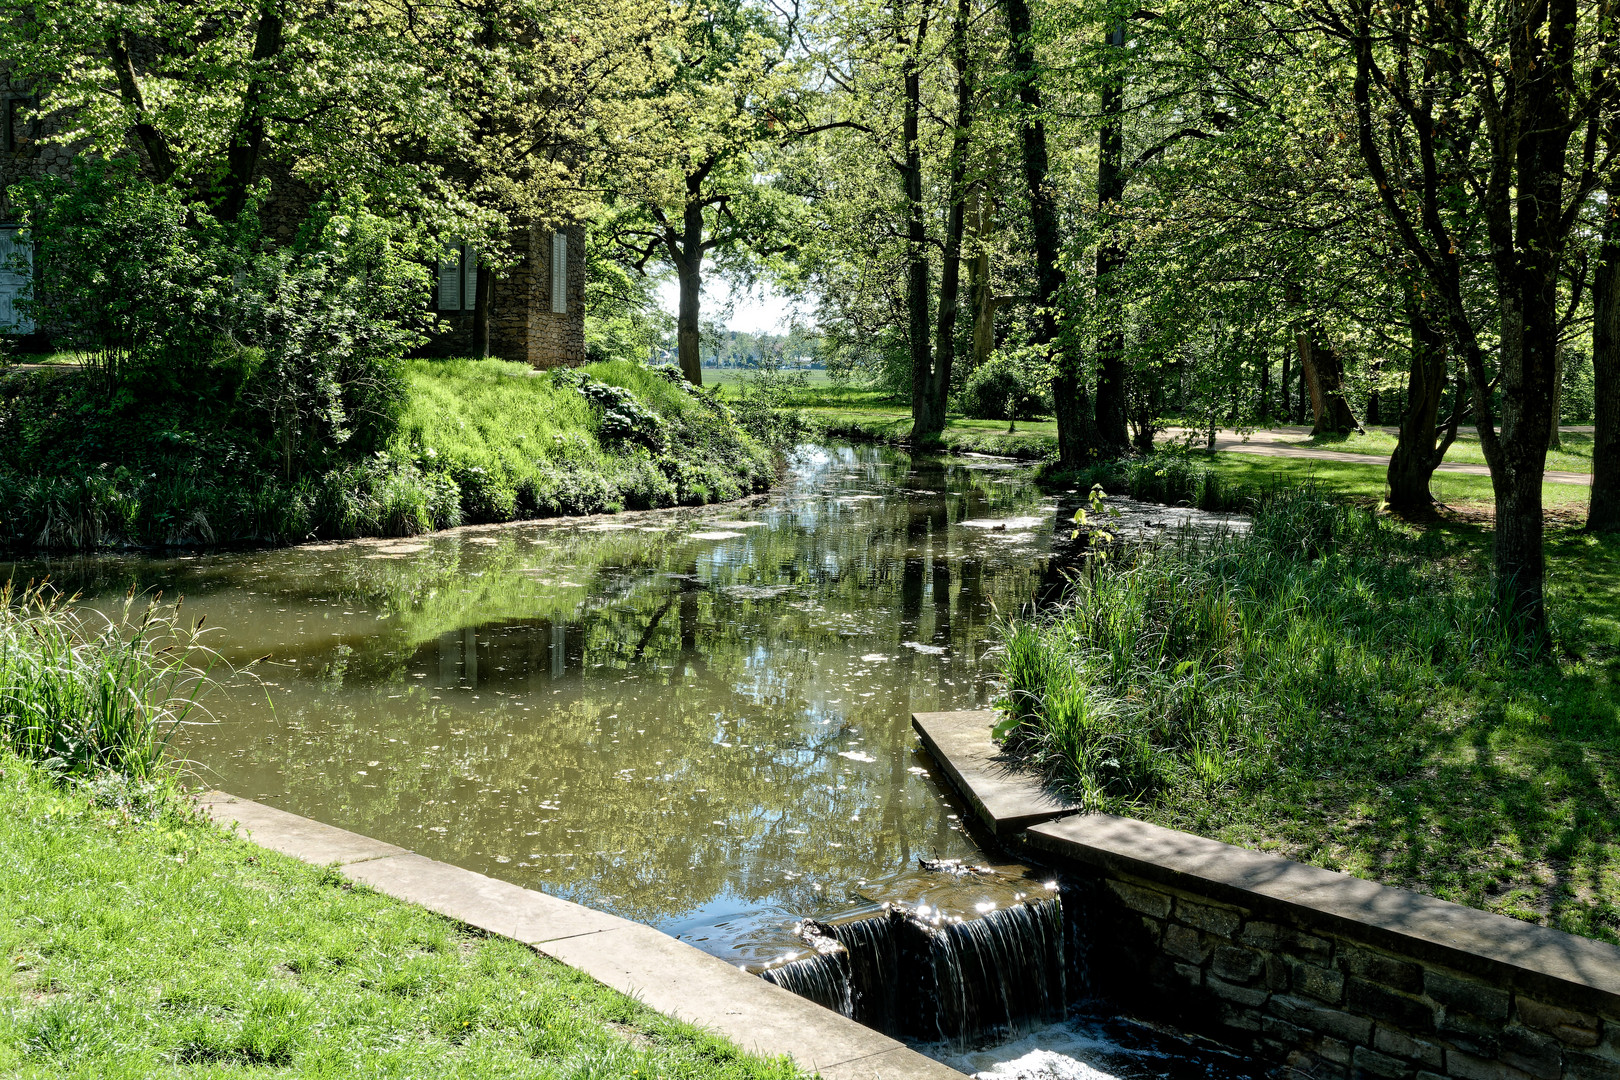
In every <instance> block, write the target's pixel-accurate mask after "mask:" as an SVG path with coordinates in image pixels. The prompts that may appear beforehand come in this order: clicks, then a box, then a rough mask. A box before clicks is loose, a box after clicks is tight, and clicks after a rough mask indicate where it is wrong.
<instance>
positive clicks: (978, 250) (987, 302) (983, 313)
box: [968, 161, 999, 370]
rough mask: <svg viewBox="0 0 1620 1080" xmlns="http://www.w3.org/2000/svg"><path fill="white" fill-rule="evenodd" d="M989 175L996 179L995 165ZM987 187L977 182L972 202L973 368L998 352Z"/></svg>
mask: <svg viewBox="0 0 1620 1080" xmlns="http://www.w3.org/2000/svg"><path fill="white" fill-rule="evenodd" d="M987 172H988V173H989V174H990V175H992V176H993V175H995V172H996V165H995V163H994V162H993V161H992V163H991V165H990V167H989V169H988V170H987ZM984 189H985V185H984V183H983V182H976V183H974V185H973V190H972V194H971V195H970V196H969V199H970V201H971V203H972V207H971V209H970V210H969V211H968V231H969V233H970V235H971V236H972V237H973V256H972V258H970V259H969V260H968V282H969V285H968V291H969V293H970V294H971V301H972V304H973V368H972V370H977V369H978V367H979V365H980V364H983V363H984V362H985V361H986V360H988V359H990V354H991V353H992V352H994V351H995V348H996V308H997V307H998V306H999V305H998V304H997V303H996V294H995V289H996V284H995V280H994V279H993V278H992V277H991V275H990V205H989V204H990V200H989V199H987V198H986V197H985V190H984Z"/></svg>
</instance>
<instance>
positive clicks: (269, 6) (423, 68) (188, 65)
mask: <svg viewBox="0 0 1620 1080" xmlns="http://www.w3.org/2000/svg"><path fill="white" fill-rule="evenodd" d="M419 17H420V18H421V19H423V20H426V21H428V22H436V21H442V20H451V21H454V20H456V19H457V18H458V16H457V15H456V14H455V13H454V12H453V11H441V10H439V9H435V10H434V11H432V12H428V11H423V12H421V13H419ZM405 24H406V20H405V18H404V16H403V14H402V13H395V12H391V11H388V10H385V9H379V8H378V7H376V6H375V5H371V4H367V3H364V2H360V0H334V2H332V3H314V2H311V0H262V2H260V3H257V4H251V5H248V6H246V7H243V6H242V5H236V4H225V3H219V2H217V0H203V2H201V3H185V4H182V3H177V2H175V0H132V2H130V3H119V4H112V5H106V4H95V3H88V2H84V0H68V2H66V3H56V2H51V3H44V2H35V3H14V4H12V5H11V6H9V7H8V8H7V15H6V18H5V19H4V20H0V55H4V56H5V57H6V58H7V61H8V63H9V65H10V72H11V78H12V79H13V80H15V81H24V82H32V83H34V84H35V85H37V86H38V87H39V89H40V92H41V96H42V99H43V100H42V103H41V104H42V108H44V109H47V110H49V111H52V112H55V113H57V114H58V115H61V116H64V117H68V118H70V123H69V124H68V125H67V128H66V130H67V131H68V132H69V133H70V134H69V137H70V138H73V139H74V140H75V141H77V142H79V143H80V145H81V146H82V148H83V149H84V150H85V152H86V153H88V154H90V155H92V156H97V157H102V158H119V157H125V156H128V154H129V151H130V148H131V147H134V148H137V149H138V152H139V158H140V162H141V170H142V172H143V173H144V175H145V176H146V177H147V178H148V179H150V180H152V181H154V182H156V183H158V184H162V185H166V186H170V187H173V188H175V189H177V190H179V191H181V192H183V193H184V195H185V197H186V198H187V199H188V200H189V201H194V202H195V203H197V204H198V205H200V206H201V207H203V208H204V209H205V210H206V211H207V212H208V214H209V215H210V216H211V217H213V218H215V219H217V220H220V221H224V222H232V221H235V220H236V218H237V217H238V216H239V215H240V214H241V213H242V211H243V209H244V208H246V207H247V206H248V204H249V201H250V194H251V192H252V190H253V188H254V185H255V184H258V183H259V182H261V181H262V179H263V178H264V175H265V168H266V165H267V164H268V163H271V162H274V163H276V164H278V165H280V166H282V167H283V168H284V169H285V170H286V171H287V173H288V174H289V175H290V176H291V177H292V178H293V179H296V180H297V181H301V182H303V183H305V184H307V185H309V186H311V187H314V188H316V189H320V190H328V191H331V190H363V191H367V192H369V193H371V194H372V195H374V196H381V195H383V194H384V193H386V195H387V196H388V197H389V199H390V200H392V201H394V202H396V204H398V203H403V205H405V206H416V207H430V206H432V205H435V204H440V205H442V204H443V203H445V202H451V203H453V202H454V201H455V200H454V199H453V198H452V197H448V196H447V193H446V191H445V188H444V186H443V185H442V184H441V183H440V179H439V177H438V175H437V173H436V171H435V170H434V169H432V168H431V167H428V166H427V164H426V162H427V161H428V160H429V159H431V158H432V157H434V156H438V155H443V154H447V153H448V152H449V150H450V148H451V147H452V146H453V145H455V144H456V142H457V141H458V139H459V138H460V135H459V132H460V131H461V125H460V124H459V123H458V122H457V119H456V117H455V116H454V114H453V112H452V109H451V107H450V102H449V98H448V95H447V94H446V93H445V92H444V89H443V87H442V85H441V83H440V81H439V80H438V79H437V78H436V77H435V74H434V72H433V71H432V70H431V60H432V58H424V57H423V56H422V54H421V52H420V50H419V49H418V48H417V47H416V45H415V43H414V42H412V41H411V40H410V39H409V37H408V36H407V35H405V33H404V32H403V31H404V30H405ZM402 147H406V148H409V151H410V153H409V154H402V153H401V148H402Z"/></svg>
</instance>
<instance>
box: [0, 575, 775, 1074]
mask: <svg viewBox="0 0 1620 1080" xmlns="http://www.w3.org/2000/svg"><path fill="white" fill-rule="evenodd" d="M0 599H3V600H4V601H5V602H3V603H0V736H3V743H4V745H0V880H3V881H4V885H3V886H0V950H4V952H3V955H4V956H5V957H6V958H7V964H8V970H9V972H10V979H11V985H12V993H11V995H10V996H9V997H8V998H7V999H6V1000H5V1001H4V1002H0V1074H3V1075H5V1076H15V1077H62V1076H70V1077H85V1078H89V1077H96V1078H101V1077H132V1078H133V1077H158V1076H174V1077H182V1076H202V1075H217V1074H219V1073H221V1072H227V1071H230V1072H234V1071H236V1070H246V1069H274V1070H276V1075H278V1076H383V1077H387V1076H399V1077H406V1076H411V1077H420V1076H428V1075H433V1076H446V1077H454V1076H469V1077H472V1076H477V1077H490V1076H501V1077H506V1076H512V1077H546V1078H559V1077H568V1078H579V1080H587V1078H593V1080H594V1078H609V1077H613V1078H619V1077H623V1078H627V1080H628V1078H633V1077H634V1078H640V1077H669V1078H677V1077H679V1078H691V1080H707V1078H710V1077H719V1078H728V1080H752V1078H780V1080H787V1078H789V1077H795V1076H797V1075H798V1074H797V1072H796V1071H795V1070H794V1069H793V1068H792V1067H791V1066H790V1065H788V1064H787V1063H785V1062H779V1061H778V1062H768V1061H763V1060H761V1059H758V1058H754V1057H750V1056H747V1055H744V1054H741V1053H740V1052H738V1051H737V1050H736V1048H735V1047H733V1046H731V1045H730V1044H728V1043H726V1042H724V1041H722V1040H719V1039H716V1038H713V1037H711V1036H709V1035H706V1034H704V1033H702V1032H700V1031H698V1030H696V1029H694V1028H692V1027H691V1026H689V1025H685V1024H681V1023H678V1022H676V1021H673V1020H670V1019H668V1018H666V1017H663V1016H660V1015H657V1014H655V1013H653V1012H651V1011H649V1010H647V1009H645V1008H643V1007H641V1006H639V1005H637V1004H636V1003H635V1002H633V1001H631V1000H630V999H628V998H626V997H624V996H623V995H621V994H618V993H616V992H614V991H611V990H609V989H607V988H605V987H603V986H601V985H600V984H598V983H595V982H593V981H592V980H590V979H589V978H587V977H585V976H583V975H581V974H579V973H577V972H575V971H573V970H571V969H569V968H566V967H564V966H562V965H560V964H557V963H554V962H552V961H550V960H547V959H545V958H543V957H541V956H538V955H537V954H535V953H534V952H533V951H532V950H530V949H528V948H526V947H524V946H522V945H519V944H516V943H514V942H510V941H505V940H502V939H497V938H490V937H484V936H481V935H478V934H474V933H470V932H466V931H464V930H462V929H460V928H458V927H457V926H456V925H455V924H453V923H451V922H449V921H447V920H445V919H441V918H439V917H437V916H435V915H432V914H430V913H428V912H427V911H424V910H422V909H420V908H417V907H414V906H412V905H409V904H404V903H401V902H398V901H395V900H392V899H389V898H387V897H384V896H381V895H379V894H376V893H373V892H371V891H370V890H367V889H365V888H361V887H354V886H352V885H351V884H350V883H348V882H347V881H346V879H344V878H343V877H342V876H341V875H338V874H337V873H335V872H333V871H331V870H326V869H322V868H318V867H311V866H307V865H305V864H303V863H300V862H297V861H295V860H292V859H288V858H284V857H282V856H279V855H276V854H274V853H272V852H268V851H266V850H264V849H262V848H257V847H255V846H253V845H251V844H248V843H246V842H243V841H241V840H239V839H236V838H234V837H232V836H230V835H229V834H227V833H226V832H225V831H223V830H221V829H219V828H217V827H215V826H214V825H212V824H209V823H207V822H205V821H204V820H203V819H202V818H201V817H200V816H198V815H196V814H194V813H192V812H191V811H190V810H189V809H188V807H187V804H186V803H185V801H184V799H183V798H182V797H181V796H179V795H178V793H177V782H176V773H175V770H174V767H173V764H172V763H167V762H165V760H164V744H165V741H166V736H167V734H168V733H169V732H170V731H172V729H173V726H174V724H176V723H178V722H181V721H183V720H185V719H186V718H188V717H194V716H195V714H196V711H197V706H198V699H199V697H200V696H201V695H203V694H205V693H206V690H207V688H208V685H209V683H208V680H207V677H206V676H207V667H208V664H207V654H206V652H205V651H202V650H201V649H200V645H201V642H199V641H198V640H197V637H196V633H197V631H196V628H195V627H190V628H189V629H188V624H187V623H186V622H185V621H184V620H182V619H181V618H180V617H179V613H178V612H177V611H176V610H175V609H174V608H173V607H163V606H153V607H145V606H138V605H132V606H131V607H130V609H129V610H128V612H127V613H125V614H124V615H122V616H119V617H115V621H113V622H111V623H108V622H106V621H104V620H99V619H98V618H97V617H96V616H94V615H82V616H81V615H78V614H75V613H73V612H72V611H70V610H67V609H66V608H64V607H63V606H62V605H60V604H58V603H56V602H55V600H54V598H53V597H52V596H51V595H50V594H49V593H44V592H35V593H30V594H26V595H23V596H11V595H6V596H4V597H3V598H0Z"/></svg>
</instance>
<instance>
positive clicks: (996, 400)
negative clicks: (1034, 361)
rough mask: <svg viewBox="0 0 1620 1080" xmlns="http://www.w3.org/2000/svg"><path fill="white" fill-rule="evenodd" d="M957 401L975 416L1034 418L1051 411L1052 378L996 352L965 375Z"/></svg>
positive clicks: (969, 413)
mask: <svg viewBox="0 0 1620 1080" xmlns="http://www.w3.org/2000/svg"><path fill="white" fill-rule="evenodd" d="M958 402H959V405H960V408H961V410H962V412H963V413H964V414H966V415H967V416H970V417H972V418H973V419H975V420H1014V419H1017V420H1033V419H1034V418H1035V417H1037V416H1039V415H1042V414H1044V413H1050V412H1051V411H1052V393H1051V380H1050V378H1049V377H1048V376H1047V375H1046V373H1044V372H1041V371H1038V370H1031V368H1030V366H1029V365H1027V364H1020V363H1018V362H1017V361H1016V360H1014V359H1011V358H1009V357H1006V356H1002V355H999V354H998V355H995V356H992V357H991V358H990V359H989V360H987V361H985V362H984V363H983V364H980V365H979V366H978V367H977V368H975V369H974V370H973V371H972V373H970V374H969V375H968V377H967V380H966V382H964V383H963V385H962V390H961V393H960V394H959V396H958ZM1009 410H1010V411H1009Z"/></svg>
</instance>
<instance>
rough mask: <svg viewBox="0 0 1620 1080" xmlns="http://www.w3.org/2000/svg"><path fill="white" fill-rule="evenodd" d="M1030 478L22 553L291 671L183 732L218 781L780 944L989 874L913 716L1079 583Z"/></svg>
mask: <svg viewBox="0 0 1620 1080" xmlns="http://www.w3.org/2000/svg"><path fill="white" fill-rule="evenodd" d="M1029 479H1030V477H1029V470H1028V469H1027V468H1025V467H1024V466H1021V465H1017V464H1015V463H1012V462H1008V461H1005V460H998V459H986V458H972V457H961V458H945V459H922V458H917V459H913V458H910V457H907V456H906V455H904V454H901V453H899V452H896V451H893V450H889V449H884V448H877V447H862V448H825V449H806V450H804V451H802V452H800V453H799V454H798V455H796V456H795V457H794V459H793V461H792V465H791V468H790V471H789V473H788V475H787V476H786V478H785V480H784V482H783V483H782V485H781V486H780V487H779V488H778V489H777V491H776V492H774V493H773V494H771V495H769V496H764V497H761V498H758V499H755V500H751V501H749V502H747V503H744V504H732V505H728V506H723V507H714V508H709V509H706V510H700V511H691V510H686V511H669V512H656V513H645V514H631V515H620V516H617V517H603V518H595V519H576V520H572V521H566V520H564V521H555V522H547V523H533V524H519V525H508V526H501V527H491V528H476V529H462V530H455V531H453V532H450V533H444V534H437V535H433V536H429V537H422V538H417V539H412V540H394V541H361V542H356V543H343V544H312V545H305V546H302V547H297V548H290V549H282V550H275V551H262V552H251V553H238V554H210V555H202V556H191V557H178V558H144V557H103V558H94V559H76V560H69V561H59V562H56V563H54V564H38V563H36V564H27V565H19V566H17V567H16V568H15V571H16V572H17V573H18V574H19V575H20V576H22V577H24V578H27V577H31V576H34V577H37V576H40V575H41V574H42V573H47V572H48V573H49V574H50V575H51V576H52V577H53V578H54V580H55V581H56V582H57V583H58V584H59V585H61V586H62V587H64V588H68V589H78V590H83V591H84V592H85V593H86V595H87V596H89V597H90V598H91V602H92V603H95V604H111V603H113V602H114V601H115V600H116V599H117V598H120V597H122V595H123V594H124V592H125V591H126V590H127V589H128V588H130V587H134V588H136V589H137V590H162V591H163V593H164V595H165V596H166V597H171V598H172V597H174V596H176V595H180V594H184V596H185V598H186V601H185V602H186V608H187V609H188V611H190V612H191V613H192V614H193V615H199V614H206V615H207V617H208V622H209V624H210V625H213V626H216V627H218V628H219V629H218V631H217V632H216V634H215V637H214V639H213V644H214V646H215V647H216V648H218V649H219V650H220V651H221V652H222V653H223V654H224V655H225V657H226V658H227V659H228V660H230V661H231V662H232V663H233V664H237V665H242V664H246V663H247V662H248V661H250V660H253V659H255V658H260V657H262V658H263V659H262V660H261V661H260V662H259V663H258V664H257V665H256V666H255V668H254V670H255V671H256V672H257V676H258V678H259V680H261V682H262V685H256V684H254V683H252V682H250V681H248V680H243V679H237V680H235V681H234V682H233V684H232V686H231V687H230V688H229V690H228V692H226V693H224V694H221V695H218V696H216V697H214V698H213V699H211V705H212V708H213V712H214V717H215V722H214V723H212V724H209V725H206V726H199V727H193V728H188V729H187V730H186V731H185V732H184V733H183V734H182V736H181V739H180V740H179V749H180V751H181V753H183V754H184V755H185V756H186V757H188V758H189V759H191V760H192V761H194V762H195V763H196V767H197V769H198V771H199V773H200V775H201V777H202V779H203V781H204V782H206V783H208V784H210V785H212V786H215V787H218V788H222V789H224V790H226V791H230V792H233V793H235V794H239V795H242V796H245V797H248V798H253V799H261V800H267V801H270V802H271V803H273V804H274V805H277V806H280V807H283V808H285V809H287V810H290V811H292V812H294V813H299V814H304V815H307V816H310V817H313V818H316V819H319V820H322V821H327V822H331V823H332V824H335V825H338V826H341V827H343V828H347V829H352V830H355V831H357V832H361V833H364V834H367V835H369V836H375V837H378V838H380V839H383V840H388V841H391V842H393V843H396V844H400V845H402V846H404V847H407V848H411V849H413V850H415V851H419V852H421V853H422V854H424V855H428V856H431V857H433V858H437V859H442V860H445V861H447V862H451V863H455V864H457V865H460V866H464V867H468V868H471V869H474V870H477V871H480V872H482V873H486V874H489V875H492V876H495V877H499V878H504V879H506V880H509V881H513V882H516V883H518V884H520V885H524V886H528V887H532V888H536V889H542V890H544V891H546V892H549V893H553V894H555V895H560V896H565V897H568V898H570V899H573V900H576V901H579V902H580V903H584V904H588V905H590V906H592V907H595V908H600V909H603V910H606V911H611V912H614V913H617V914H620V915H623V916H626V917H629V918H633V919H637V920H640V921H643V922H646V923H649V924H651V925H653V926H657V927H659V928H661V929H663V930H666V931H668V932H670V933H673V934H676V935H679V936H682V937H685V938H687V939H688V940H691V941H693V942H694V943H696V944H699V945H700V946H702V947H704V948H706V949H708V950H709V951H711V952H714V953H716V954H718V955H722V956H726V957H728V958H731V959H736V960H739V961H741V960H758V959H763V958H764V957H766V956H768V955H769V954H771V952H772V951H773V950H778V949H779V948H780V945H781V941H782V940H783V935H782V933H781V929H782V928H783V927H784V926H785V925H786V924H788V923H790V922H791V921H792V920H793V919H795V918H797V917H801V916H823V915H829V914H833V913H836V912H838V911H841V910H844V909H847V908H848V907H849V906H850V905H851V904H852V903H860V902H864V901H871V900H873V899H875V898H887V897H889V896H891V895H894V894H895V893H896V890H897V889H898V890H900V891H904V889H905V888H906V887H907V886H905V885H904V884H903V882H904V881H905V880H907V878H908V876H909V875H912V874H915V873H916V871H915V867H916V863H917V860H918V858H919V857H927V858H930V859H967V860H980V861H983V860H984V855H983V854H982V853H981V852H980V851H979V849H978V848H977V846H976V845H975V843H974V842H973V840H972V839H971V837H970V836H969V835H968V834H967V833H966V831H965V830H964V827H963V824H962V822H961V821H960V820H959V818H958V811H957V809H956V808H955V807H954V806H953V805H952V803H951V801H950V800H949V798H948V797H947V795H946V793H945V792H944V790H943V789H942V788H941V786H940V785H939V784H938V783H937V782H936V781H935V779H934V778H933V777H931V776H929V775H928V770H929V768H930V767H931V765H930V763H929V762H928V760H927V758H926V757H925V755H923V754H922V753H921V752H920V750H919V749H918V745H917V741H916V738H915V736H914V735H913V733H912V730H911V727H910V724H909V716H910V713H911V712H913V711H915V710H933V709H955V708H973V707H979V706H984V705H987V704H988V703H989V702H990V701H991V700H992V699H993V698H994V696H995V693H996V688H995V684H994V681H993V679H994V665H993V663H987V662H986V657H987V653H989V652H990V651H991V650H992V649H993V647H994V646H995V643H996V641H997V639H998V635H997V631H996V625H997V621H998V619H1000V618H1003V617H1005V616H1008V615H1011V614H1014V613H1016V612H1018V611H1019V610H1020V609H1021V608H1023V607H1025V606H1026V605H1027V604H1029V603H1030V601H1031V600H1032V598H1034V597H1035V596H1036V594H1037V593H1038V592H1039V591H1040V590H1041V589H1042V588H1043V587H1050V586H1051V584H1052V583H1053V581H1054V580H1055V577H1056V573H1055V568H1054V566H1053V554H1052V552H1053V542H1054V541H1053V522H1054V521H1055V520H1056V519H1057V517H1058V514H1057V511H1056V504H1055V502H1054V500H1053V499H1052V498H1050V497H1048V496H1044V495H1042V494H1041V493H1040V492H1039V491H1038V490H1036V489H1035V488H1034V487H1033V486H1032V485H1031V484H1030V482H1029ZM1065 538H1066V534H1064V535H1060V538H1059V541H1058V542H1059V545H1060V546H1061V543H1062V541H1063V539H1065ZM4 572H5V571H4V568H0V574H4ZM897 882H900V883H902V884H898V885H897Z"/></svg>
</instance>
